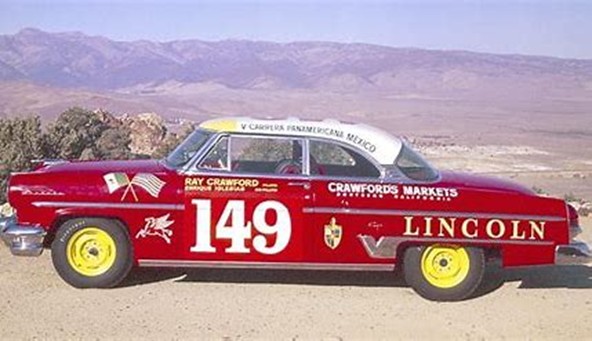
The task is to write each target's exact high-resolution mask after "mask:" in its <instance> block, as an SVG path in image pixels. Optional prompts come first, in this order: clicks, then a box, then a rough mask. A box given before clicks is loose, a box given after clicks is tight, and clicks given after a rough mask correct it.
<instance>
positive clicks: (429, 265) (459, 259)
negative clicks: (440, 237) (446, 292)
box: [421, 244, 471, 289]
mask: <svg viewBox="0 0 592 341" xmlns="http://www.w3.org/2000/svg"><path fill="white" fill-rule="evenodd" d="M470 268H471V262H470V260H469V254H468V253H467V250H466V249H465V248H464V247H460V246H454V245H441V244H436V245H433V246H428V247H427V248H426V249H425V251H424V252H423V254H422V256H421V272H422V274H423V276H424V277H425V279H426V280H427V281H428V282H429V283H430V284H432V285H433V286H435V287H438V288H444V289H446V288H453V287H455V286H457V285H459V284H460V283H462V282H463V281H464V280H465V279H466V278H467V276H468V274H469V271H470Z"/></svg>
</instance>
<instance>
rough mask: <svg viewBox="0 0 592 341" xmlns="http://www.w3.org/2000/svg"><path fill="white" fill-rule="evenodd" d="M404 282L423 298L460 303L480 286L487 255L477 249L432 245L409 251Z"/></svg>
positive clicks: (406, 253) (410, 248) (405, 256)
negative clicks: (459, 301)
mask: <svg viewBox="0 0 592 341" xmlns="http://www.w3.org/2000/svg"><path fill="white" fill-rule="evenodd" d="M403 270H404V275H405V281H407V284H409V285H410V286H411V287H412V288H413V290H415V292H417V293H418V294H420V295H421V296H422V297H424V298H427V299H429V300H433V301H458V300H463V299H466V298H467V297H469V296H471V295H472V294H473V293H474V292H475V290H476V289H477V288H478V287H479V285H480V284H481V281H482V279H483V274H484V272H485V255H484V253H483V250H482V249H480V248H477V247H465V246H461V245H449V244H433V245H427V246H412V247H409V248H407V250H406V251H405V255H404V259H403Z"/></svg>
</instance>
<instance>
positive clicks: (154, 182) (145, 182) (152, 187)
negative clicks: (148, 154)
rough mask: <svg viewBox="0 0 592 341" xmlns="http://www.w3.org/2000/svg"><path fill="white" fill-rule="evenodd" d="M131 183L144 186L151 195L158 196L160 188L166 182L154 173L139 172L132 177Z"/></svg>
mask: <svg viewBox="0 0 592 341" xmlns="http://www.w3.org/2000/svg"><path fill="white" fill-rule="evenodd" d="M131 184H132V185H136V186H138V187H141V188H143V189H144V190H145V191H146V192H148V193H149V194H150V195H151V196H153V197H155V198H158V195H159V194H160V190H161V189H162V187H163V186H164V185H165V182H164V181H162V180H160V179H159V178H158V177H156V176H155V175H154V174H150V173H138V174H136V175H135V176H134V177H133V178H132V181H131Z"/></svg>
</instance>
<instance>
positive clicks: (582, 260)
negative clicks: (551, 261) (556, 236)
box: [555, 226, 592, 264]
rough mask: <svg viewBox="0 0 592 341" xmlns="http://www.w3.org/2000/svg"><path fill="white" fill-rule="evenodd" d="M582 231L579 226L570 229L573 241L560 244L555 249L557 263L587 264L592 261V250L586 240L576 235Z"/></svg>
mask: <svg viewBox="0 0 592 341" xmlns="http://www.w3.org/2000/svg"><path fill="white" fill-rule="evenodd" d="M581 232H582V229H581V228H580V227H579V226H574V227H572V228H571V229H570V237H571V241H570V242H569V244H567V245H558V246H557V248H556V249H555V263H557V264H587V263H592V251H591V250H590V246H589V245H588V244H586V243H585V242H584V241H581V240H577V239H575V237H576V236H577V235H578V234H580V233H581Z"/></svg>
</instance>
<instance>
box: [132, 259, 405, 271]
mask: <svg viewBox="0 0 592 341" xmlns="http://www.w3.org/2000/svg"><path fill="white" fill-rule="evenodd" d="M138 264H139V265H140V266H143V267H180V268H217V269H283V270H337V271H393V270H394V269H395V265H394V264H373V263H352V264H347V263H335V264H333V263H293V262H227V261H200V260H175V259H140V260H138Z"/></svg>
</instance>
